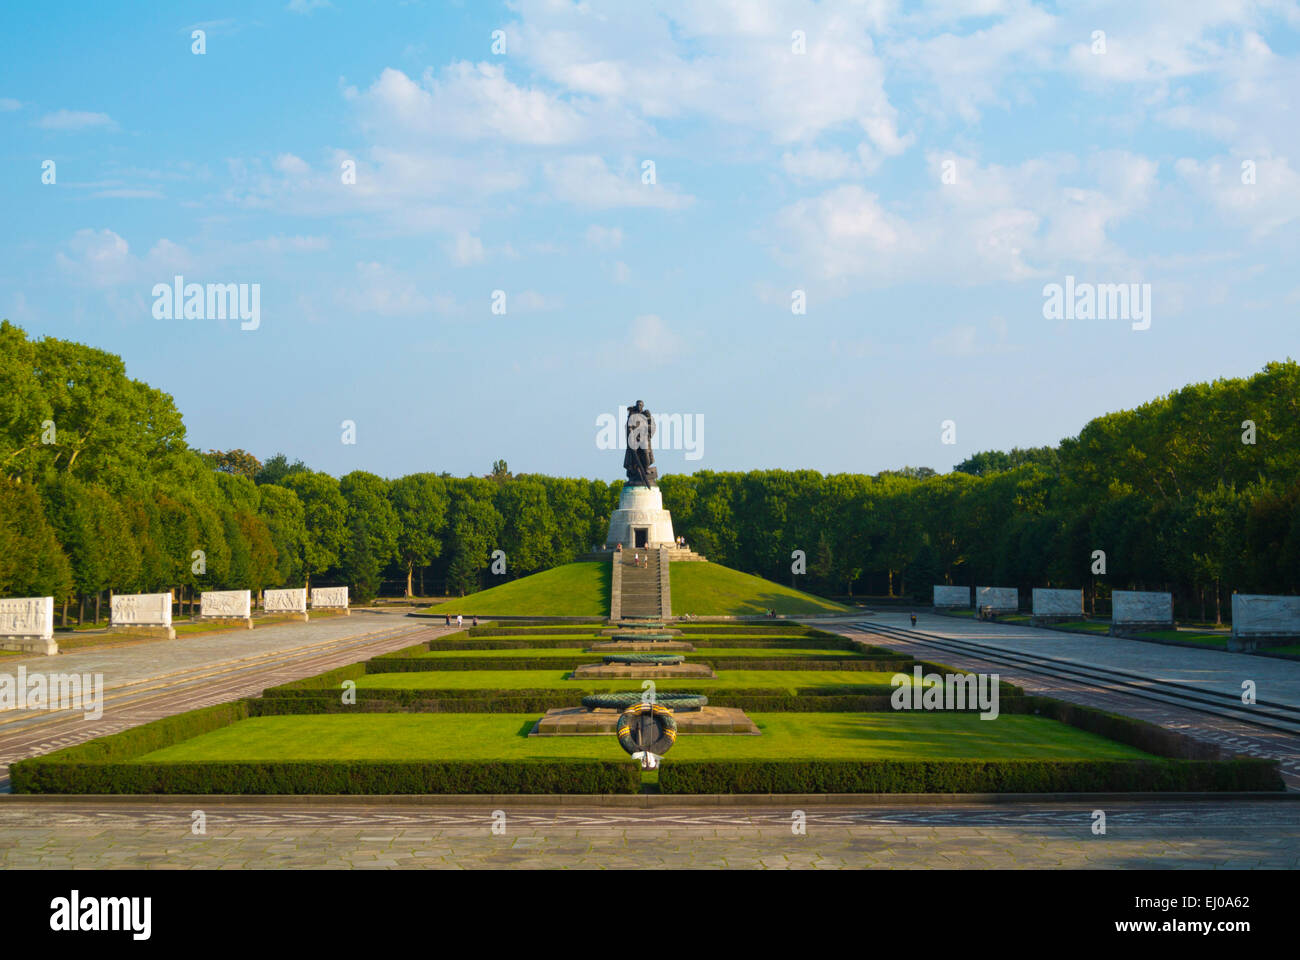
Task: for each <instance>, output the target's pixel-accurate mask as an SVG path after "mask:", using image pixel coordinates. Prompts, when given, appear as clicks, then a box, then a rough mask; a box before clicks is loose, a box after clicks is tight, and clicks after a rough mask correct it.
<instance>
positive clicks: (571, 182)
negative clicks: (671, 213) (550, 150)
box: [545, 155, 695, 210]
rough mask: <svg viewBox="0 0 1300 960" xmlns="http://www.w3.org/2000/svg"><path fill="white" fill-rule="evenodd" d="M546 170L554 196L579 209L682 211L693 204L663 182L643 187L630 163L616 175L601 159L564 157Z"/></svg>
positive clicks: (692, 198)
mask: <svg viewBox="0 0 1300 960" xmlns="http://www.w3.org/2000/svg"><path fill="white" fill-rule="evenodd" d="M545 170H546V177H547V179H548V180H549V181H550V185H551V191H552V193H553V194H554V196H556V197H557V198H558V199H560V200H564V201H566V202H568V203H572V204H574V205H575V206H579V207H586V208H589V209H608V208H612V207H658V208H659V209H663V210H681V209H684V208H686V207H689V206H690V205H691V204H692V203H694V202H695V198H694V197H692V196H689V195H685V194H682V193H679V192H678V191H677V190H676V189H675V188H674V187H673V186H671V185H670V184H667V183H664V182H662V181H661V182H659V183H655V184H644V183H642V182H641V171H640V168H639V167H637V166H635V165H634V164H633V163H630V162H629V163H625V164H624V165H623V168H622V171H621V173H617V174H616V173H614V172H613V171H611V170H610V169H609V167H607V166H606V165H605V161H604V160H603V159H602V158H600V157H597V156H591V155H586V156H567V157H562V158H561V159H559V160H556V161H553V162H551V163H548V164H546V166H545Z"/></svg>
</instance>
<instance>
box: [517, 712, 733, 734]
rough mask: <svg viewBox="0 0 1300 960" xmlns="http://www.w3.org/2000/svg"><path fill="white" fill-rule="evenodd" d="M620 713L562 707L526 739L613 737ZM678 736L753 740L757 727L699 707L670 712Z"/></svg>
mask: <svg viewBox="0 0 1300 960" xmlns="http://www.w3.org/2000/svg"><path fill="white" fill-rule="evenodd" d="M622 713H623V711H622V710H606V709H603V708H602V709H597V710H588V709H587V708H586V707H562V708H560V709H557V710H547V711H546V716H544V717H542V719H540V720H538V721H537V725H536V726H535V727H533V731H532V733H531V734H529V736H533V737H596V736H613V735H614V733H615V731H616V730H617V729H618V718H619V717H620V716H621V715H622ZM673 718H674V719H675V720H676V721H677V732H678V733H731V734H749V735H751V736H757V735H758V734H759V730H758V727H757V726H755V725H754V721H753V720H750V719H749V717H747V716H745V711H744V710H741V709H740V708H739V707H700V708H699V709H698V710H674V711H673Z"/></svg>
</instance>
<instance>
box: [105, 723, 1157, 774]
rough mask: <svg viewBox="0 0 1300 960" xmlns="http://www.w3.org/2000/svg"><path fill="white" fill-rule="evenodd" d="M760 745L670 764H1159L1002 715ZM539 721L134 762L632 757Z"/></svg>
mask: <svg viewBox="0 0 1300 960" xmlns="http://www.w3.org/2000/svg"><path fill="white" fill-rule="evenodd" d="M750 718H751V719H752V720H754V722H755V723H757V724H758V726H759V729H760V730H762V735H761V736H757V737H754V736H725V735H717V734H682V735H681V736H680V737H679V738H678V740H677V745H676V746H675V747H674V748H673V751H672V753H671V754H670V756H669V759H668V762H669V763H671V762H672V761H673V760H674V759H678V760H689V759H700V760H704V759H729V758H737V759H745V758H765V759H774V760H775V759H852V760H890V759H898V760H904V759H908V760H915V759H922V760H999V759H1026V760H1027V759H1055V760H1072V759H1109V760H1131V759H1151V758H1150V757H1149V755H1147V754H1145V753H1143V752H1142V751H1139V750H1137V749H1135V748H1133V747H1129V746H1125V745H1123V744H1119V743H1114V742H1112V741H1110V740H1105V739H1102V738H1101V737H1098V736H1095V735H1093V734H1090V733H1085V732H1084V731H1082V730H1077V729H1075V728H1073V727H1069V726H1066V725H1065V724H1063V723H1058V722H1057V721H1055V720H1048V719H1045V718H1042V717H1035V716H1030V715H1023V714H1015V715H1010V714H1004V715H1002V716H1000V717H998V719H996V720H981V719H979V717H978V716H977V715H974V714H950V713H949V714H943V713H895V712H890V713H815V714H812V713H766V714H765V713H755V714H751V715H750ZM536 719H537V715H536V714H383V715H376V714H359V715H356V716H347V715H314V716H279V717H258V718H255V719H249V720H241V721H240V722H238V723H235V724H232V725H230V726H228V727H223V728H221V729H220V730H215V731H213V732H212V733H207V734H204V735H202V736H198V737H195V738H193V739H191V740H186V741H184V742H183V743H178V744H175V745H173V746H170V747H166V748H164V749H162V750H157V751H155V752H153V753H150V754H146V755H144V756H142V757H139V758H137V759H135V760H133V761H131V762H133V763H141V762H144V763H149V762H158V761H202V760H221V761H246V762H258V761H275V760H354V759H369V760H451V759H455V760H516V759H527V758H537V759H560V758H579V759H584V758H585V759H591V758H595V759H609V760H619V759H624V758H626V754H625V753H624V752H623V750H622V749H621V748H620V747H619V745H618V741H617V739H616V738H615V737H613V736H612V735H611V736H607V737H599V736H597V737H531V738H530V737H528V736H527V735H526V734H527V731H528V730H529V729H530V728H531V727H532V725H533V722H534V721H535V720H536Z"/></svg>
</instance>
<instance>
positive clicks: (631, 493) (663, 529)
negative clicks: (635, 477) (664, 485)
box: [605, 484, 675, 550]
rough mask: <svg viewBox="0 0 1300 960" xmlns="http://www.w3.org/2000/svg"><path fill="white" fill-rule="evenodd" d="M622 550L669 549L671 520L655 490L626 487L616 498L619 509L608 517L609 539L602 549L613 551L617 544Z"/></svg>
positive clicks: (671, 537)
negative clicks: (643, 548) (639, 548)
mask: <svg viewBox="0 0 1300 960" xmlns="http://www.w3.org/2000/svg"><path fill="white" fill-rule="evenodd" d="M620 543H621V544H623V547H624V549H632V548H635V547H672V546H674V543H675V540H674V537H673V518H672V515H671V514H670V513H669V512H668V511H667V510H665V509H664V498H663V495H662V494H661V493H660V492H659V488H658V487H643V486H641V485H640V484H628V485H627V486H625V487H623V492H622V493H621V494H619V498H618V509H617V510H615V511H614V512H613V513H612V514H610V517H609V535H608V536H607V537H605V546H606V547H608V548H609V549H611V550H612V549H614V548H615V547H617V546H618V545H619V544H620Z"/></svg>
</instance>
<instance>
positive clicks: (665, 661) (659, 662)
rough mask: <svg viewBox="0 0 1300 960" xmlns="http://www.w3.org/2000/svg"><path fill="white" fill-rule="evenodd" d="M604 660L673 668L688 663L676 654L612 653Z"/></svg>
mask: <svg viewBox="0 0 1300 960" xmlns="http://www.w3.org/2000/svg"><path fill="white" fill-rule="evenodd" d="M604 659H605V662H606V663H641V664H645V663H652V664H654V665H656V666H661V667H672V666H676V665H677V664H679V663H685V662H686V658H685V657H683V656H682V655H681V654H675V653H611V654H610V655H609V656H607V657H605V658H604Z"/></svg>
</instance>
